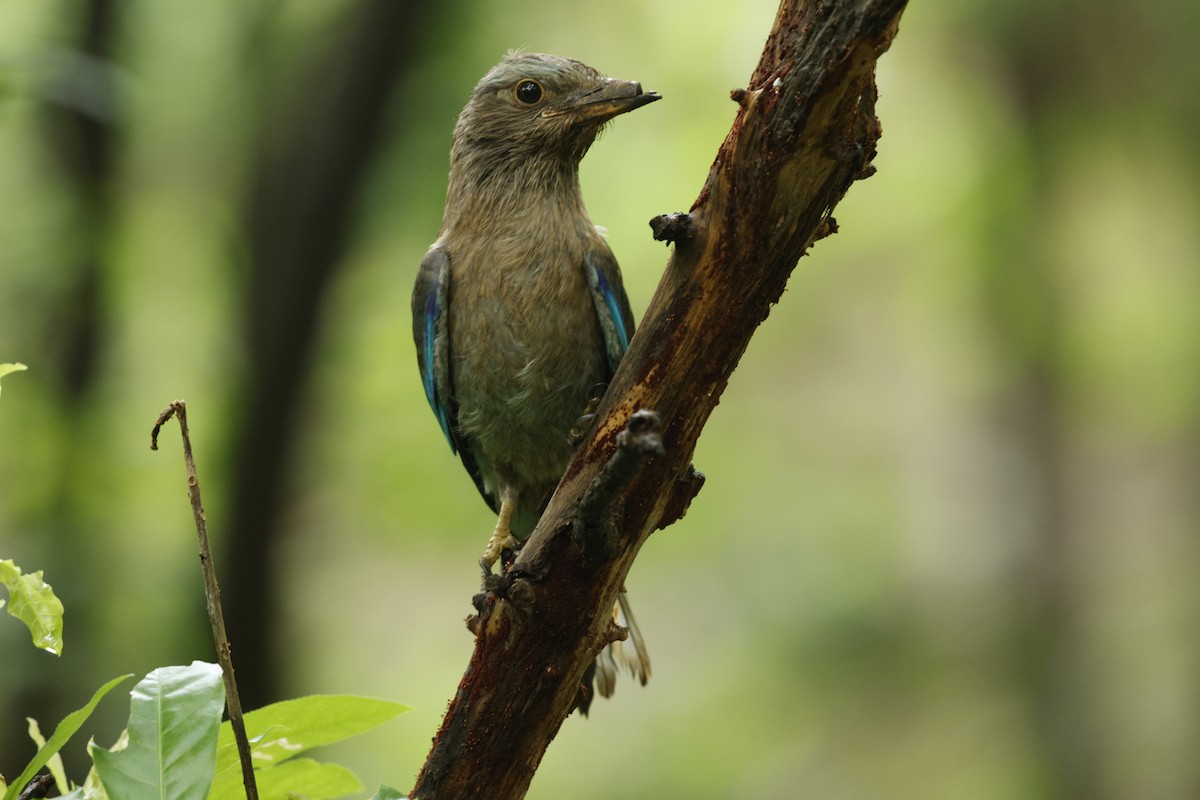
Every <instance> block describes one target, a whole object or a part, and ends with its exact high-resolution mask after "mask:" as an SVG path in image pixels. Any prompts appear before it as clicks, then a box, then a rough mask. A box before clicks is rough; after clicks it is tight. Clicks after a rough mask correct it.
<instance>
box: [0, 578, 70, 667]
mask: <svg viewBox="0 0 1200 800" xmlns="http://www.w3.org/2000/svg"><path fill="white" fill-rule="evenodd" d="M0 583H2V584H4V586H5V587H6V588H7V589H8V595H9V598H10V600H11V601H12V602H10V603H9V604H8V613H9V614H11V615H12V616H14V617H16V618H17V619H19V620H21V622H24V623H25V626H26V627H27V628H29V632H30V634H32V635H33V645H34V647H38V648H41V649H42V650H45V651H46V652H48V653H53V654H54V655H56V656H57V655H61V654H62V647H63V642H62V626H63V619H62V618H63V604H62V601H61V600H59V599H58V598H57V597H56V596H55V595H54V590H53V589H52V588H50V584H48V583H46V582H45V581H44V580H42V571H41V570H40V569H39V570H38V571H37V572H32V573H30V574H28V575H22V574H21V568H20V567H18V566H17V565H16V564H14V563H13V562H12V561H11V560H10V561H0Z"/></svg>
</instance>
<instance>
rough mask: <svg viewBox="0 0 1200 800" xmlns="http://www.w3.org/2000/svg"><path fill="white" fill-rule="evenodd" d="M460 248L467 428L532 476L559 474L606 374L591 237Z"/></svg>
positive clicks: (457, 366) (460, 348) (454, 263)
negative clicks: (587, 264) (588, 245)
mask: <svg viewBox="0 0 1200 800" xmlns="http://www.w3.org/2000/svg"><path fill="white" fill-rule="evenodd" d="M461 244H462V246H461V248H460V249H459V251H458V252H455V251H454V250H451V253H450V260H451V287H450V294H451V300H450V305H451V308H452V313H451V320H450V337H451V349H450V351H451V353H453V354H454V366H453V371H454V375H453V378H454V386H455V394H456V398H457V401H458V419H459V427H460V431H461V432H462V433H463V434H464V435H465V436H466V438H467V439H469V440H471V441H472V442H473V443H474V445H475V446H476V447H477V448H479V449H480V450H482V454H483V455H484V459H485V460H486V461H490V462H492V463H493V464H496V465H497V466H498V467H501V468H504V469H507V470H508V471H511V472H515V473H518V474H519V475H520V476H523V478H524V480H525V481H529V482H536V481H549V482H551V483H553V482H556V481H557V479H558V477H559V476H560V475H561V473H562V471H563V470H564V469H565V468H566V462H567V460H568V459H569V458H570V454H571V445H570V442H569V441H568V432H569V431H570V430H571V428H572V427H574V425H575V424H576V422H577V420H578V418H579V415H580V414H581V413H583V411H584V410H585V407H586V405H587V403H588V400H589V399H590V397H591V394H592V393H593V392H594V390H595V387H596V386H597V385H598V384H601V383H602V382H603V381H604V380H605V379H606V377H607V361H606V356H605V353H604V346H603V339H602V334H601V331H600V326H599V322H598V321H597V319H596V312H595V309H594V306H593V304H592V300H591V295H590V293H589V291H588V286H587V282H586V277H585V275H584V271H583V267H582V264H583V251H584V246H585V243H584V242H579V243H575V242H572V241H569V240H568V241H565V242H564V241H561V240H560V241H557V242H555V241H553V240H545V239H544V237H542V238H539V237H538V236H537V235H533V234H531V235H528V236H523V235H514V236H510V237H503V236H500V237H497V236H492V237H490V238H488V239H487V240H484V239H480V240H477V241H467V242H463V243H461Z"/></svg>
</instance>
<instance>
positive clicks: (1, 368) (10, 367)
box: [0, 362, 27, 389]
mask: <svg viewBox="0 0 1200 800" xmlns="http://www.w3.org/2000/svg"><path fill="white" fill-rule="evenodd" d="M25 369H27V367H26V366H25V365H24V364H22V363H20V362H17V363H16V364H0V378H3V377H4V376H5V375H7V374H8V373H10V372H21V371H23V370H25ZM2 388H3V387H2V386H0V389H2Z"/></svg>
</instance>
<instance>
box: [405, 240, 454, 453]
mask: <svg viewBox="0 0 1200 800" xmlns="http://www.w3.org/2000/svg"><path fill="white" fill-rule="evenodd" d="M449 281H450V259H449V258H448V257H447V255H446V252H445V251H444V250H442V249H440V248H437V247H435V248H432V249H431V250H430V251H429V252H428V253H427V254H426V255H425V260H424V261H422V262H421V269H420V272H418V274H417V285H416V287H414V289H413V300H412V306H413V338H414V339H415V340H416V344H417V365H418V367H420V370H421V384H422V386H423V387H424V389H425V398H426V399H427V400H428V401H429V407H430V408H432V409H433V413H434V416H436V417H437V420H438V424H439V425H441V426H442V433H443V434H445V436H446V441H447V442H449V443H450V450H451V451H452V452H455V453H457V452H458V442H457V441H456V440H455V437H454V427H453V420H452V419H451V416H452V412H451V408H452V407H453V397H452V396H451V389H450V354H449V350H450V342H449V325H448V322H447V318H448V313H449Z"/></svg>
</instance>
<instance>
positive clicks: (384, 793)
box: [371, 786, 408, 800]
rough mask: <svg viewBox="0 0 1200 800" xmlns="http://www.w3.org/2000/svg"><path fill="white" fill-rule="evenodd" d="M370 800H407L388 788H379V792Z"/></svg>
mask: <svg viewBox="0 0 1200 800" xmlns="http://www.w3.org/2000/svg"><path fill="white" fill-rule="evenodd" d="M371 800H408V798H407V797H405V796H404V795H402V794H400V792H399V791H398V790H396V789H393V788H392V787H390V786H380V787H379V791H378V792H376V793H375V796H374V797H372V798H371Z"/></svg>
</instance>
